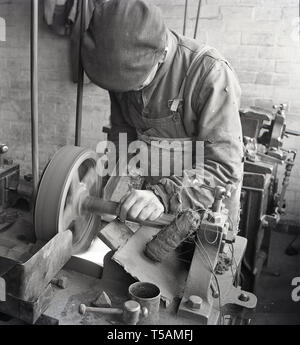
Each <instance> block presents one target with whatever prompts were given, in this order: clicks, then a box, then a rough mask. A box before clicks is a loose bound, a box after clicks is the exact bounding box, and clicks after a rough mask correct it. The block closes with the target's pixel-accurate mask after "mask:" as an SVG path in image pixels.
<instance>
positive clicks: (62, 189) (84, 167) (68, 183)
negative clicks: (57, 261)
mask: <svg viewBox="0 0 300 345" xmlns="http://www.w3.org/2000/svg"><path fill="white" fill-rule="evenodd" d="M96 164H97V154H96V153H95V152H94V151H92V150H87V149H84V148H81V147H75V146H65V147H63V148H61V149H60V150H59V151H58V152H56V154H55V155H54V156H53V158H52V160H51V161H50V162H49V164H48V166H47V167H46V169H45V171H44V173H43V176H42V178H41V181H40V184H39V189H38V193H37V196H36V202H35V210H34V225H35V234H36V237H37V239H39V240H43V241H49V240H50V239H51V238H52V237H54V236H55V235H56V234H57V233H58V232H61V231H65V230H67V229H70V230H72V232H73V254H78V253H80V252H82V251H84V250H86V249H87V248H88V247H89V246H90V243H91V241H92V240H93V238H94V237H95V236H96V234H97V232H98V229H99V226H100V221H101V219H100V217H99V216H96V215H94V214H90V213H87V214H84V215H80V214H79V213H78V199H79V198H78V195H80V193H81V191H84V193H85V195H91V196H100V193H101V179H100V177H99V176H98V175H97V173H96Z"/></svg>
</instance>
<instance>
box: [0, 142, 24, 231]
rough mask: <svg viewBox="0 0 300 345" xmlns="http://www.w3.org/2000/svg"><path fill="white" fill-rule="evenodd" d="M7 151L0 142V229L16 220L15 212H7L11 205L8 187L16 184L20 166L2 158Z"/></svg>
mask: <svg viewBox="0 0 300 345" xmlns="http://www.w3.org/2000/svg"><path fill="white" fill-rule="evenodd" d="M7 151H8V147H7V145H5V144H1V143H0V230H3V229H5V228H6V227H8V226H10V225H11V224H12V223H14V222H15V220H16V217H17V215H16V212H8V211H7V208H8V207H10V206H12V198H11V192H10V188H14V186H16V185H18V183H19V179H20V167H19V165H18V164H14V163H13V161H12V160H10V159H5V158H3V156H4V154H5V153H6V152H7Z"/></svg>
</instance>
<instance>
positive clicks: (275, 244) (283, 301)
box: [252, 233, 300, 325]
mask: <svg viewBox="0 0 300 345" xmlns="http://www.w3.org/2000/svg"><path fill="white" fill-rule="evenodd" d="M294 238H295V236H292V235H288V234H282V233H273V234H272V243H271V254H272V256H271V262H270V267H269V269H268V271H264V272H263V274H262V276H261V280H260V282H259V284H258V288H257V291H256V295H257V297H258V307H257V312H256V315H255V319H254V320H252V324H255V325H300V302H298V303H296V302H293V301H292V298H291V293H292V290H293V287H292V285H291V282H292V279H293V278H294V277H300V254H298V255H295V256H288V255H286V254H285V250H286V248H287V247H288V245H289V244H290V243H291V242H292V240H293V239H294ZM297 243H299V241H297ZM296 247H297V249H298V250H299V251H300V248H298V247H299V244H298V245H296ZM275 272H278V273H280V275H279V276H276V275H274V273H275Z"/></svg>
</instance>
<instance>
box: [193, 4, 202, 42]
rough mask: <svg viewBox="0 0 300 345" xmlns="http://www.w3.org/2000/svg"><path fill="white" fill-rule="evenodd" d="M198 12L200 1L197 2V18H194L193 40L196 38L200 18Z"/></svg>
mask: <svg viewBox="0 0 300 345" xmlns="http://www.w3.org/2000/svg"><path fill="white" fill-rule="evenodd" d="M200 10H201V0H199V2H198V9H197V17H196V24H195V32H194V38H195V39H196V38H197V32H198V25H199V18H200Z"/></svg>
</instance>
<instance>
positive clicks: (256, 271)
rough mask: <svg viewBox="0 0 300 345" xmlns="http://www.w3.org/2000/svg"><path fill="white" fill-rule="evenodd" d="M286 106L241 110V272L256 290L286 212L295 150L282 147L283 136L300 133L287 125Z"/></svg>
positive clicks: (246, 284)
mask: <svg viewBox="0 0 300 345" xmlns="http://www.w3.org/2000/svg"><path fill="white" fill-rule="evenodd" d="M286 108H287V106H286V105H285V104H280V105H279V106H274V112H273V113H272V112H268V111H265V110H262V109H259V108H249V109H244V110H241V111H240V115H241V122H242V127H243V134H244V145H245V165H244V179H243V187H242V194H241V220H240V230H241V231H240V234H241V235H242V236H244V237H246V238H247V239H248V246H247V250H246V254H245V257H244V260H243V270H242V272H243V273H244V274H243V276H244V284H243V287H244V288H246V289H249V290H250V291H255V289H256V283H257V280H258V278H259V276H260V273H261V271H262V269H263V267H264V266H268V263H269V259H270V241H271V232H272V230H274V229H276V227H277V225H278V223H279V221H280V218H281V216H282V215H283V214H284V212H285V208H286V202H285V194H286V190H287V187H288V184H289V179H290V176H291V172H292V168H293V166H294V164H295V159H296V151H293V150H287V149H285V148H283V143H284V138H285V137H287V136H288V135H296V136H299V135H300V133H298V132H296V131H291V130H288V129H287V128H286V116H285V111H286ZM283 167H284V168H285V171H284V174H283V177H282V178H280V173H281V171H280V169H281V168H283Z"/></svg>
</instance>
